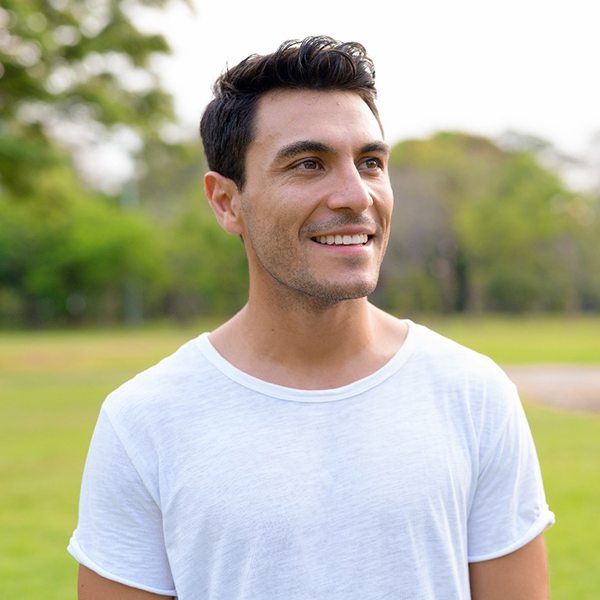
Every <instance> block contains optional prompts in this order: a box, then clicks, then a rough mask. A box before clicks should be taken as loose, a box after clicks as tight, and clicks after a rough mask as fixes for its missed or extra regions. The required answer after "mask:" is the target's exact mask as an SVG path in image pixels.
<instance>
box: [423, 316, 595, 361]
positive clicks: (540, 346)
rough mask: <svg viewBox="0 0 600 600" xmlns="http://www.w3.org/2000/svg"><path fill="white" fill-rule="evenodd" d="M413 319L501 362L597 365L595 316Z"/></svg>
mask: <svg viewBox="0 0 600 600" xmlns="http://www.w3.org/2000/svg"><path fill="white" fill-rule="evenodd" d="M415 320H416V321H418V322H421V323H423V324H425V325H428V326H429V327H431V328H432V329H435V330H436V331H439V332H440V333H443V334H444V335H447V336H448V337H451V338H453V339H455V340H457V341H458V342H461V343H462V344H465V345H466V346H469V347H470V348H474V349H475V350H478V351H479V352H483V353H484V354H487V355H489V356H491V357H492V358H493V359H494V360H496V361H497V362H499V363H501V364H512V365H516V364H527V363H576V364H598V365H600V318H598V317H591V316H579V317H570V318H563V317H554V316H553V317H546V316H531V317H520V318H510V317H503V316H496V317H483V318H477V317H472V318H466V319H465V318H459V317H452V318H447V319H444V318H441V317H425V318H423V319H419V318H416V319H415Z"/></svg>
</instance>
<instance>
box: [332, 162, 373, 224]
mask: <svg viewBox="0 0 600 600" xmlns="http://www.w3.org/2000/svg"><path fill="white" fill-rule="evenodd" d="M332 183H333V189H332V191H331V193H330V194H329V196H328V198H327V206H328V207H329V208H330V209H332V210H339V209H344V208H346V209H350V210H352V211H354V212H357V213H362V212H364V211H365V210H367V208H369V207H370V206H371V205H372V204H373V197H372V195H371V190H370V189H369V186H368V185H367V182H366V181H365V180H364V179H363V177H362V176H361V174H360V172H359V171H358V169H357V168H356V165H355V164H354V163H352V164H349V165H347V166H344V167H343V168H342V167H340V169H339V171H338V173H337V176H336V177H335V178H334V180H333V182H332Z"/></svg>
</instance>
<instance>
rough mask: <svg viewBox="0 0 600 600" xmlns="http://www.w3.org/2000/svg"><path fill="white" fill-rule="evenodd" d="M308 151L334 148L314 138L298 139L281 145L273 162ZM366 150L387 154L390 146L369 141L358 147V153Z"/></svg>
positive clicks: (320, 151) (323, 150)
mask: <svg viewBox="0 0 600 600" xmlns="http://www.w3.org/2000/svg"><path fill="white" fill-rule="evenodd" d="M308 152H316V153H333V152H335V150H334V148H333V147H332V146H328V145H327V144H323V143H322V142H317V141H314V140H299V141H297V142H292V143H291V144H287V145H286V146H283V148H280V149H279V150H278V152H277V154H276V155H275V162H279V161H282V160H289V159H290V158H294V157H295V156H298V155H299V154H305V153H308ZM368 152H377V153H381V154H389V153H390V146H389V145H388V144H386V143H385V142H370V143H368V144H365V145H364V146H363V147H362V148H361V149H360V154H366V153H368Z"/></svg>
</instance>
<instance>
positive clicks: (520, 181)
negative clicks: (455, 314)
mask: <svg viewBox="0 0 600 600" xmlns="http://www.w3.org/2000/svg"><path fill="white" fill-rule="evenodd" d="M392 179H393V184H394V188H395V192H396V213H395V217H394V230H395V238H394V239H393V240H392V243H391V247H390V250H389V252H388V259H387V261H386V263H385V264H384V271H383V272H384V291H383V299H384V301H386V302H387V303H388V304H392V305H393V304H399V305H403V306H408V307H410V308H411V309H417V310H418V309H419V308H421V309H425V310H432V309H433V310H436V309H441V310H444V311H456V310H459V311H462V310H466V311H482V310H505V311H527V310H529V311H530V310H564V309H579V308H584V307H586V306H587V307H590V306H592V305H594V306H598V305H599V301H600V297H599V296H598V295H597V294H596V295H594V294H595V293H594V292H588V293H587V297H588V300H586V301H584V297H583V288H582V282H583V281H585V282H586V285H587V286H588V288H589V286H590V285H591V287H593V288H594V289H596V285H597V284H591V283H590V282H591V281H592V280H595V278H597V276H596V275H595V273H594V272H593V271H591V272H585V271H582V269H581V264H582V263H581V261H582V259H583V257H584V256H585V255H586V254H587V255H589V256H592V255H594V254H596V253H597V252H598V241H597V240H596V241H594V240H593V239H592V238H593V236H590V234H589V230H591V229H593V228H594V227H597V218H596V217H590V219H589V220H588V221H589V222H586V223H583V222H582V221H581V219H579V218H578V216H577V215H578V214H579V213H580V211H581V206H582V205H583V204H585V203H586V202H589V199H588V200H585V199H584V198H583V197H582V196H581V195H577V194H574V193H572V192H570V191H569V190H568V189H567V188H566V187H565V185H564V184H563V182H562V181H561V180H560V179H559V178H558V176H557V175H556V174H554V173H553V172H551V171H549V170H548V169H546V168H544V167H543V166H541V165H540V163H539V161H538V160H537V159H536V156H535V155H534V154H532V153H531V152H523V151H514V152H510V151H506V150H503V149H501V148H500V147H499V146H498V145H496V144H495V143H493V142H492V141H491V140H488V139H486V138H482V137H477V136H471V135H466V134H461V133H439V134H436V135H434V136H433V137H431V138H429V139H424V140H411V141H407V142H403V143H401V144H398V145H397V146H396V147H394V149H393V152H392ZM594 224H596V225H594ZM584 240H587V241H584ZM588 263H589V260H588ZM592 296H593V297H594V299H592Z"/></svg>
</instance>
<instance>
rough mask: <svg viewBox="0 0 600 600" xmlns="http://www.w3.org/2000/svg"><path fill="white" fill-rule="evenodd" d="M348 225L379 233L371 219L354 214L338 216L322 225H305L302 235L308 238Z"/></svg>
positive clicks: (378, 227)
mask: <svg viewBox="0 0 600 600" xmlns="http://www.w3.org/2000/svg"><path fill="white" fill-rule="evenodd" d="M348 225H354V226H356V227H366V228H368V229H374V230H375V231H376V233H380V231H381V226H380V225H379V224H378V223H376V222H375V221H373V219H369V218H368V217H367V216H365V215H356V214H343V213H341V214H339V215H336V216H335V217H332V218H331V219H329V220H327V221H323V222H322V223H311V224H310V225H306V226H304V227H303V228H302V233H303V234H304V235H307V236H309V237H311V236H313V235H317V234H320V233H321V232H323V231H329V230H331V229H339V228H342V227H346V226H348Z"/></svg>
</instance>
